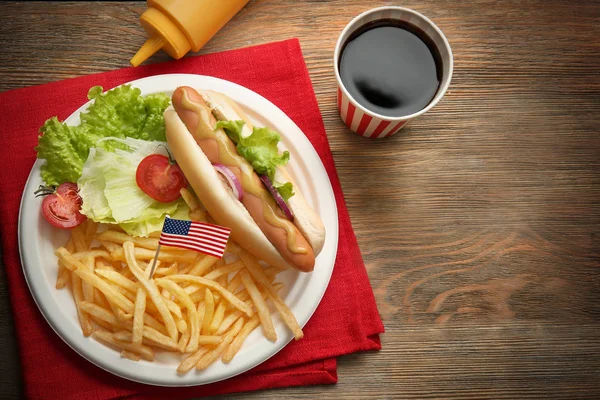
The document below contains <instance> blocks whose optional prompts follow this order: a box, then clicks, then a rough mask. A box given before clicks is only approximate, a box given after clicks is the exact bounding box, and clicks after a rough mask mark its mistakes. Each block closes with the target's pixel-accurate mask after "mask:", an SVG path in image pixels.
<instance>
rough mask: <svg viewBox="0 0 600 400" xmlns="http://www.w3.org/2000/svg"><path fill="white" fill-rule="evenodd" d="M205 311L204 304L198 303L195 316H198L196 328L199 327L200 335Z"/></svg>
mask: <svg viewBox="0 0 600 400" xmlns="http://www.w3.org/2000/svg"><path fill="white" fill-rule="evenodd" d="M205 311H206V304H205V303H204V302H201V303H198V309H197V314H198V326H199V327H200V333H202V326H204V314H205ZM240 312H241V311H240Z"/></svg>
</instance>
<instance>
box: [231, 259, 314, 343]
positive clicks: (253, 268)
mask: <svg viewBox="0 0 600 400" xmlns="http://www.w3.org/2000/svg"><path fill="white" fill-rule="evenodd" d="M239 256H240V258H241V259H242V261H243V262H244V265H246V269H247V270H248V271H249V272H250V274H252V277H253V278H254V279H255V280H256V281H257V282H258V283H259V284H260V285H261V286H262V287H263V288H264V289H265V290H266V291H267V293H268V294H269V298H270V299H271V300H273V303H274V304H275V308H277V311H278V312H279V314H281V317H282V318H283V320H284V322H285V324H286V325H287V326H288V328H290V330H291V331H292V333H293V334H294V338H295V339H296V340H300V339H302V337H303V336H304V333H303V332H302V328H300V325H298V321H297V320H296V317H295V316H294V314H293V313H292V311H291V310H290V309H289V307H288V306H287V305H286V304H285V302H284V301H283V299H282V298H281V296H279V294H278V293H277V291H276V290H275V289H274V288H273V286H272V285H271V282H270V281H269V279H268V278H267V277H266V275H265V274H264V272H263V269H262V266H261V265H260V264H259V263H258V261H257V260H256V258H254V257H253V256H252V255H251V254H250V253H248V252H247V251H241V252H240V254H239ZM242 279H243V277H242ZM255 304H256V303H255ZM261 321H262V320H261Z"/></svg>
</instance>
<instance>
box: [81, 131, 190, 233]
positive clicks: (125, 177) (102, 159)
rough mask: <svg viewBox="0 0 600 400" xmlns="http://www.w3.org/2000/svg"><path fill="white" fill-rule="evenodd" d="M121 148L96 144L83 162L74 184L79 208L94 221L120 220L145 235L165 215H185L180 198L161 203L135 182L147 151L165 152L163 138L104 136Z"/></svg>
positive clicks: (155, 228)
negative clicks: (81, 202) (79, 201)
mask: <svg viewBox="0 0 600 400" xmlns="http://www.w3.org/2000/svg"><path fill="white" fill-rule="evenodd" d="M105 142H111V143H112V142H116V143H119V144H121V145H122V146H121V147H123V148H124V149H123V148H115V149H107V148H106V147H95V148H92V149H91V150H90V154H89V157H88V159H87V161H86V162H85V164H84V166H83V172H82V175H81V177H80V178H79V180H78V181H77V185H78V187H79V194H80V196H81V198H82V199H83V204H82V206H81V212H82V213H83V214H84V215H86V216H87V217H88V218H90V219H92V220H93V221H96V222H101V223H107V224H119V225H120V226H121V227H122V228H123V229H124V230H125V231H126V232H127V233H129V234H131V235H134V236H148V235H149V234H150V233H152V232H155V231H160V230H161V228H162V223H163V221H164V217H165V215H167V214H169V215H171V216H173V217H175V215H177V216H179V217H181V219H188V216H189V209H188V207H187V205H186V204H185V202H184V201H183V199H178V200H176V201H174V202H171V203H160V202H158V201H155V200H154V199H152V198H151V197H150V196H148V195H147V194H145V193H144V192H143V191H142V190H141V189H140V188H139V187H138V185H137V182H136V171H137V167H138V165H139V163H140V162H141V161H142V160H143V159H144V158H145V157H146V156H148V155H150V154H155V153H158V154H163V155H166V154H167V150H166V149H167V147H166V143H165V142H158V141H152V142H149V141H145V140H139V139H133V138H126V139H118V138H108V139H104V140H103V141H102V143H101V144H104V143H105Z"/></svg>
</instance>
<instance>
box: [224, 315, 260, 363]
mask: <svg viewBox="0 0 600 400" xmlns="http://www.w3.org/2000/svg"><path fill="white" fill-rule="evenodd" d="M258 325H260V319H259V318H258V317H257V316H256V315H255V316H254V317H252V318H250V320H249V321H248V322H246V324H245V325H244V327H243V328H242V330H241V331H240V333H238V335H237V336H236V337H235V339H233V341H232V342H231V344H229V346H228V347H227V349H226V350H225V352H224V353H223V357H221V360H222V361H223V362H224V363H225V364H227V363H229V362H230V361H231V360H233V357H235V355H236V354H237V352H238V351H239V350H240V348H241V347H242V344H243V343H244V341H245V340H246V338H247V337H248V335H250V333H251V332H252V331H253V330H254V329H256V327H257V326H258Z"/></svg>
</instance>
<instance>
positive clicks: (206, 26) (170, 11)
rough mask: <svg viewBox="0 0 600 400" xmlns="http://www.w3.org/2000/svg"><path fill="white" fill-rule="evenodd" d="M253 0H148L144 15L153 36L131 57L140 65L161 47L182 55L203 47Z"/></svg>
mask: <svg viewBox="0 0 600 400" xmlns="http://www.w3.org/2000/svg"><path fill="white" fill-rule="evenodd" d="M248 1H249V0H148V9H147V10H146V11H144V13H143V14H142V16H141V17H140V23H141V24H142V27H143V28H144V29H145V30H146V32H148V35H149V38H148V40H146V43H144V45H143V46H142V47H141V48H140V49H139V50H138V52H137V53H136V54H135V56H133V58H132V59H131V61H130V62H131V65H133V66H134V67H137V66H138V65H140V64H141V63H143V62H144V61H146V60H147V59H148V58H149V57H150V56H151V55H153V54H154V53H156V52H157V51H158V50H160V49H163V50H164V51H165V52H166V53H167V54H168V55H170V56H171V57H173V58H175V59H180V58H181V57H183V56H184V55H185V54H186V53H187V52H188V51H190V50H193V51H199V50H200V49H201V48H202V46H204V45H205V44H206V42H208V41H209V40H210V39H211V38H212V37H213V36H214V35H215V34H216V33H217V32H218V31H219V30H220V29H221V28H222V27H223V26H224V25H225V24H226V23H227V22H229V20H230V19H231V18H233V16H234V15H236V14H237V13H238V12H239V11H240V10H241V9H242V8H243V7H244V5H246V3H248Z"/></svg>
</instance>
